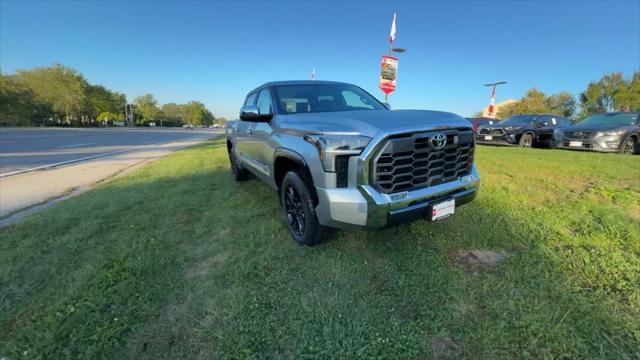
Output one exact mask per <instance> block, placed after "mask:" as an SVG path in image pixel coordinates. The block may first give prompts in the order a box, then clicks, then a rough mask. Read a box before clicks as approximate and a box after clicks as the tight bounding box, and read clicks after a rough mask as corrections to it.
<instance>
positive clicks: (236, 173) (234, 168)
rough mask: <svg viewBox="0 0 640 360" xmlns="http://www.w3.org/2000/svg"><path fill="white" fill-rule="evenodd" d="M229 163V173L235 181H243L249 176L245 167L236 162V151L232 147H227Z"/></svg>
mask: <svg viewBox="0 0 640 360" xmlns="http://www.w3.org/2000/svg"><path fill="white" fill-rule="evenodd" d="M229 164H230V166H231V175H232V176H233V179H234V180H235V181H245V180H247V178H248V177H249V173H248V172H247V169H245V168H243V167H242V164H240V163H239V162H238V158H237V157H236V152H235V151H234V150H233V148H231V149H229Z"/></svg>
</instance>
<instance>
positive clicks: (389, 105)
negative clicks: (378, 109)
mask: <svg viewBox="0 0 640 360" xmlns="http://www.w3.org/2000/svg"><path fill="white" fill-rule="evenodd" d="M382 106H384V107H386V108H387V110H391V104H389V103H386V102H385V103H382Z"/></svg>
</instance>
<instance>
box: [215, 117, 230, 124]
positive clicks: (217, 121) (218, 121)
mask: <svg viewBox="0 0 640 360" xmlns="http://www.w3.org/2000/svg"><path fill="white" fill-rule="evenodd" d="M213 123H214V124H218V125H224V124H226V123H227V118H224V117H219V118H215V119H213Z"/></svg>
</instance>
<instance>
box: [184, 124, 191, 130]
mask: <svg viewBox="0 0 640 360" xmlns="http://www.w3.org/2000/svg"><path fill="white" fill-rule="evenodd" d="M182 128H183V129H193V125H191V124H184V125H182Z"/></svg>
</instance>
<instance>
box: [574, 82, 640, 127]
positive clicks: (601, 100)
mask: <svg viewBox="0 0 640 360" xmlns="http://www.w3.org/2000/svg"><path fill="white" fill-rule="evenodd" d="M639 76H640V75H638V73H637V72H636V73H635V74H634V75H633V78H632V79H631V80H629V81H626V80H625V79H624V76H623V75H622V73H619V72H618V73H612V74H605V75H604V76H603V77H602V78H601V79H600V80H598V81H595V82H594V81H592V82H590V83H589V85H588V86H587V89H586V90H585V91H583V92H582V93H580V108H581V111H580V117H585V116H588V115H591V114H596V113H601V112H609V111H619V110H621V109H622V108H623V107H625V106H628V107H629V108H630V109H631V108H636V109H638V108H640V107H639V106H638V102H640V100H638V86H640V85H637V83H638V81H639V79H638V77H639Z"/></svg>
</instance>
